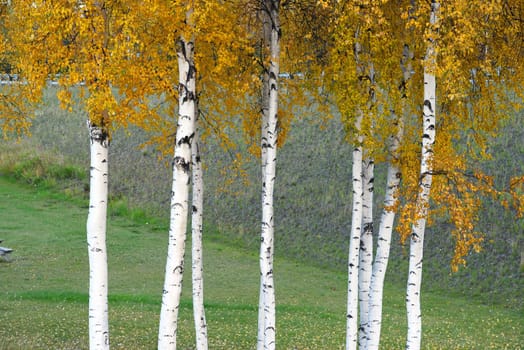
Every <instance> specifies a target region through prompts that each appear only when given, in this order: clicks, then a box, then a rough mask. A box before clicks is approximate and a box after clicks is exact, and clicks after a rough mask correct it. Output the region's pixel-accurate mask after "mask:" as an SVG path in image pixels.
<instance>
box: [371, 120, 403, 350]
mask: <svg viewBox="0 0 524 350" xmlns="http://www.w3.org/2000/svg"><path fill="white" fill-rule="evenodd" d="M397 126H398V130H397V135H396V137H392V142H391V144H390V146H389V149H390V154H391V158H392V159H391V160H390V161H389V165H388V172H387V180H386V195H385V197H384V209H383V210H382V214H381V218H380V226H379V231H378V240H377V252H376V256H375V261H374V263H373V272H372V275H371V285H370V289H369V314H368V323H367V331H366V336H367V340H366V347H365V349H367V350H371V349H373V350H378V348H379V344H380V330H381V325H382V296H383V292H384V277H385V275H386V270H387V267H388V262H389V251H390V247H391V234H392V231H393V222H394V220H395V210H394V209H393V208H394V206H395V205H396V202H397V198H396V194H397V192H398V188H399V185H400V178H401V173H400V169H399V167H398V147H399V144H400V142H401V139H402V134H403V124H402V119H401V118H399V121H398V125H397Z"/></svg>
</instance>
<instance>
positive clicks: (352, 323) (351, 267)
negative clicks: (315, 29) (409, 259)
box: [346, 113, 363, 350]
mask: <svg viewBox="0 0 524 350" xmlns="http://www.w3.org/2000/svg"><path fill="white" fill-rule="evenodd" d="M361 121H362V113H360V114H359V115H358V116H357V120H356V122H355V130H356V132H357V133H358V134H360V124H361ZM352 183H353V184H352V187H353V209H352V213H351V232H350V237H349V253H348V299H347V310H346V318H347V320H346V350H355V349H356V348H357V345H358V270H359V257H360V235H361V227H362V194H363V193H362V190H363V186H362V136H358V137H357V139H356V140H355V146H354V148H353V165H352Z"/></svg>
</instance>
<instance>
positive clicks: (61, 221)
mask: <svg viewBox="0 0 524 350" xmlns="http://www.w3.org/2000/svg"><path fill="white" fill-rule="evenodd" d="M117 212H120V211H117ZM86 215H87V202H86V201H84V200H79V199H78V198H77V199H71V198H68V197H66V196H65V195H63V194H57V193H53V192H50V191H46V190H42V186H36V187H34V186H33V187H32V188H31V187H28V186H22V185H20V184H18V183H15V182H13V181H12V180H9V179H7V178H5V177H1V176H0V222H1V224H0V238H1V239H4V240H5V241H4V245H6V246H9V247H11V248H14V249H15V251H14V253H13V256H12V261H11V262H1V263H0V349H87V298H88V297H87V281H88V269H87V252H86V247H85V228H84V227H85V219H86ZM165 226H166V224H165V223H162V222H152V221H148V220H147V218H145V217H135V219H132V218H130V217H129V215H127V216H112V217H111V218H110V220H109V226H108V249H109V266H110V325H111V342H112V348H113V349H154V348H155V344H156V333H157V323H158V313H159V309H160V293H161V289H162V282H163V270H164V262H165V259H164V254H165V249H166V240H167V229H166V227H165ZM206 233H207V235H208V236H210V235H211V236H216V235H217V234H216V232H215V233H213V232H206ZM188 259H189V257H188ZM204 259H205V260H204V261H205V278H206V280H205V296H206V312H207V318H208V323H209V338H210V339H209V341H210V348H211V349H253V348H254V347H255V342H256V320H257V310H256V307H257V295H258V281H259V275H258V259H257V256H256V250H255V251H254V252H249V251H245V250H239V249H236V248H232V247H231V246H228V245H225V244H223V243H219V242H217V241H215V240H210V239H207V240H206V242H205V257H204ZM186 271H190V269H186ZM275 277H276V288H277V289H276V291H277V303H278V306H277V324H278V333H277V342H278V346H279V348H280V349H342V348H343V344H344V332H345V317H344V314H345V294H346V292H345V290H346V275H345V274H344V273H341V272H336V271H332V270H328V269H321V268H318V267H312V266H308V265H305V264H303V263H298V262H295V261H291V260H285V259H282V258H278V257H277V260H276V266H275ZM185 281H186V283H185V285H184V294H183V298H182V306H181V313H180V329H179V333H178V339H179V340H178V343H179V348H180V349H192V348H193V347H192V344H193V343H194V336H193V331H192V327H193V326H192V323H193V320H192V311H191V299H190V297H191V293H190V283H189V281H190V276H189V275H186V276H185ZM403 300H404V295H403V290H402V289H401V288H396V287H394V286H388V288H387V290H386V293H385V309H384V328H383V341H382V344H383V348H384V349H400V348H403V343H404V337H405V333H406V324H405V323H406V322H405V311H404V302H403ZM423 307H424V310H423V311H424V346H423V348H424V349H512V350H514V349H521V348H522V347H523V340H522V339H523V338H522V335H523V332H524V321H523V318H522V314H521V312H520V311H519V310H507V309H504V308H502V307H501V306H486V305H481V304H479V303H476V302H475V301H472V300H468V299H464V298H461V297H452V296H449V295H444V294H440V293H425V294H423Z"/></svg>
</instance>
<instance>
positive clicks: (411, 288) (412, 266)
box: [406, 0, 439, 350]
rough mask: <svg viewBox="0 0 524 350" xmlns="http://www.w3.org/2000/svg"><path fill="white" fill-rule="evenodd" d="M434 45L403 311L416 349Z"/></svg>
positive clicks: (428, 54)
mask: <svg viewBox="0 0 524 350" xmlns="http://www.w3.org/2000/svg"><path fill="white" fill-rule="evenodd" d="M438 8H439V4H438V3H437V2H435V1H434V0H432V2H431V14H430V25H431V26H432V27H434V26H435V25H436V23H437V11H438ZM434 46H435V43H434V41H432V40H430V41H429V42H428V47H427V52H426V59H425V60H426V62H425V64H426V66H425V68H424V109H423V119H424V120H423V135H422V154H421V164H420V192H419V196H418V198H417V210H418V217H419V219H418V220H417V221H416V223H415V224H414V225H413V227H412V230H413V232H412V233H411V238H410V246H409V252H410V255H409V273H408V283H407V290H406V308H407V318H408V334H407V342H406V349H408V350H419V349H420V345H421V341H422V315H421V311H420V289H421V288H420V287H421V283H422V259H423V249H424V231H425V227H426V216H427V211H428V206H429V194H430V189H431V181H432V175H431V172H432V159H433V144H434V143H435V113H436V107H437V105H436V79H435V74H434V69H435V65H436V60H435V55H436V54H435V47H434Z"/></svg>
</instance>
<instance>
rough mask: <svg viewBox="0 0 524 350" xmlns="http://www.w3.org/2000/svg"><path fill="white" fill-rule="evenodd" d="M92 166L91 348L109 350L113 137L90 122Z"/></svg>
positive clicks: (89, 230)
mask: <svg viewBox="0 0 524 350" xmlns="http://www.w3.org/2000/svg"><path fill="white" fill-rule="evenodd" d="M88 127H89V138H90V141H91V143H90V145H91V146H90V152H91V166H90V169H91V170H90V180H89V186H90V187H89V188H90V190H89V214H88V216H87V248H88V255H89V349H91V350H95V349H96V350H101V349H106V350H107V349H109V319H108V303H107V292H108V273H107V249H106V223H107V199H108V175H109V173H108V161H109V159H108V150H109V135H108V133H107V131H106V130H105V129H104V128H102V127H98V126H95V125H93V124H91V123H88Z"/></svg>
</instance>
